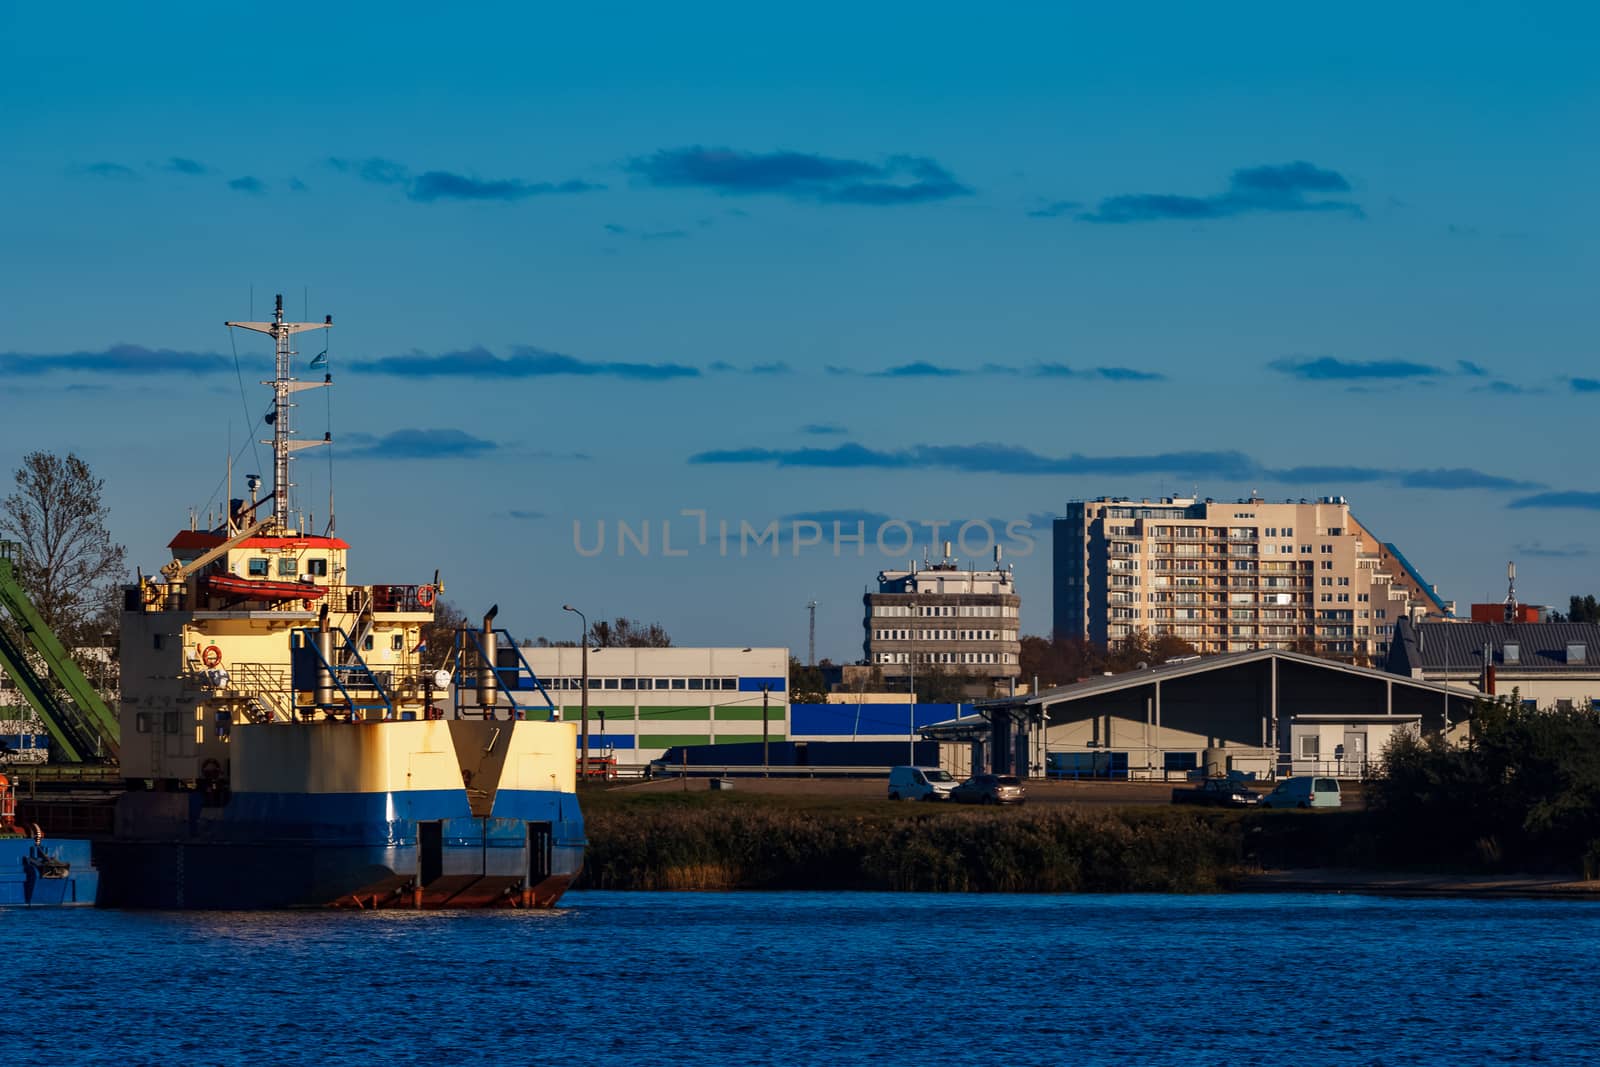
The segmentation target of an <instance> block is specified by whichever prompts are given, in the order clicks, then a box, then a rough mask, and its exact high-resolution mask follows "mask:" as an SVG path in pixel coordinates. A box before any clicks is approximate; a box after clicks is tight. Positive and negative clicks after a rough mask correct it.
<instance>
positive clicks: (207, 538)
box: [167, 530, 350, 552]
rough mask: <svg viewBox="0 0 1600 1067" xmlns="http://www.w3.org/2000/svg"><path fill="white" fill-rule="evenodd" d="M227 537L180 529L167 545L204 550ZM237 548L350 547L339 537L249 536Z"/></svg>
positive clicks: (178, 550) (180, 549) (183, 548)
mask: <svg viewBox="0 0 1600 1067" xmlns="http://www.w3.org/2000/svg"><path fill="white" fill-rule="evenodd" d="M226 540H227V538H226V537H224V536H223V535H222V534H217V533H212V532H210V531H209V530H180V531H178V535H177V536H176V537H174V538H173V539H172V540H171V541H170V542H168V543H167V547H168V548H170V549H172V550H173V551H174V552H182V551H184V550H186V549H187V550H198V551H201V552H204V551H205V550H206V549H208V548H216V547H217V546H218V545H220V544H222V542H224V541H226ZM234 547H236V548H278V549H283V548H349V547H350V544H349V542H347V541H345V540H344V539H343V538H339V537H248V538H246V539H245V540H243V541H240V542H239V543H238V544H237V545H236V546H234Z"/></svg>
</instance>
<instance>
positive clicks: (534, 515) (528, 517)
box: [506, 508, 546, 522]
mask: <svg viewBox="0 0 1600 1067" xmlns="http://www.w3.org/2000/svg"><path fill="white" fill-rule="evenodd" d="M506 517H507V518H510V519H516V520H518V521H519V522H538V521H539V520H540V519H542V518H545V517H546V516H545V513H544V512H542V511H521V510H519V509H517V508H512V509H511V510H510V511H507V512H506Z"/></svg>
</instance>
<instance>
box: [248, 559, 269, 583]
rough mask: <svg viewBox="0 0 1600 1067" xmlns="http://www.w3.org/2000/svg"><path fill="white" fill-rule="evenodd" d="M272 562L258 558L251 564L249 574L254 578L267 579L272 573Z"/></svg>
mask: <svg viewBox="0 0 1600 1067" xmlns="http://www.w3.org/2000/svg"><path fill="white" fill-rule="evenodd" d="M270 564H271V561H270V560H267V559H265V558H264V557H257V558H255V559H252V560H251V561H250V562H249V574H250V577H252V578H265V577H267V576H268V575H270V574H271V573H272V570H271V566H270Z"/></svg>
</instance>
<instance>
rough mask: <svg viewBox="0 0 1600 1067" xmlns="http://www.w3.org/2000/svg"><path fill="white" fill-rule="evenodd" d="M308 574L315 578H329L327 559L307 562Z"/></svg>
mask: <svg viewBox="0 0 1600 1067" xmlns="http://www.w3.org/2000/svg"><path fill="white" fill-rule="evenodd" d="M306 573H307V574H309V575H311V576H312V577H314V578H326V577H327V576H328V561H327V560H325V559H308V560H306Z"/></svg>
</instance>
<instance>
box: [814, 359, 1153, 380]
mask: <svg viewBox="0 0 1600 1067" xmlns="http://www.w3.org/2000/svg"><path fill="white" fill-rule="evenodd" d="M826 369H827V372H828V373H829V374H857V373H860V374H865V375H866V376H867V377H869V378H963V377H970V376H974V375H998V376H1005V377H1016V376H1024V377H1028V378H1076V379H1080V380H1084V379H1098V380H1101V381H1109V382H1159V381H1165V380H1166V375H1164V374H1161V373H1158V372H1156V371H1145V370H1136V369H1134V368H1132V367H1083V368H1078V367H1070V366H1068V365H1067V364H1065V363H1033V364H1029V365H1028V366H1012V365H1010V364H1006V363H984V364H981V365H979V366H977V367H951V366H946V365H943V364H938V363H929V362H927V361H926V360H917V361H916V362H913V363H902V364H900V365H898V366H894V367H887V368H885V369H883V370H874V371H855V370H852V369H850V368H848V367H833V366H830V367H828V368H826Z"/></svg>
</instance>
